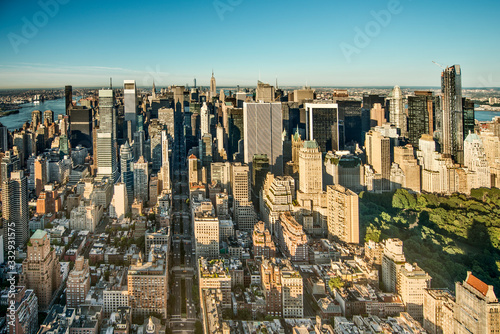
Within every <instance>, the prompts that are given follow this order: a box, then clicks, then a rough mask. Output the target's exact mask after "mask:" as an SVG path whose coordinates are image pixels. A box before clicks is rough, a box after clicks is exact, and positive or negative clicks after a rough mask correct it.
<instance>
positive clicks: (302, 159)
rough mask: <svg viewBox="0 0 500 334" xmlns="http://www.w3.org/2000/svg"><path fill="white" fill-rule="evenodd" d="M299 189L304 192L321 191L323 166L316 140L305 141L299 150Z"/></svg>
mask: <svg viewBox="0 0 500 334" xmlns="http://www.w3.org/2000/svg"><path fill="white" fill-rule="evenodd" d="M299 190H300V191H301V192H303V193H306V194H311V193H320V192H322V191H323V166H322V158H321V152H320V151H319V147H318V144H317V143H316V141H314V140H313V141H305V142H304V147H302V148H301V149H300V151H299Z"/></svg>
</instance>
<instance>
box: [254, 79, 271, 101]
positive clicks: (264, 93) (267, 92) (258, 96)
mask: <svg viewBox="0 0 500 334" xmlns="http://www.w3.org/2000/svg"><path fill="white" fill-rule="evenodd" d="M255 101H257V102H264V103H271V102H274V87H273V86H271V85H270V84H267V83H264V82H261V81H258V82H257V89H256V91H255Z"/></svg>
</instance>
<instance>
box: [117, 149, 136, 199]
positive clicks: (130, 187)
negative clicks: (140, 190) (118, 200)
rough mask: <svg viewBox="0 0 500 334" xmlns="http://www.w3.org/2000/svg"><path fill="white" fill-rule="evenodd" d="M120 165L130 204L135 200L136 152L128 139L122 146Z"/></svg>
mask: <svg viewBox="0 0 500 334" xmlns="http://www.w3.org/2000/svg"><path fill="white" fill-rule="evenodd" d="M120 167H121V174H122V175H121V176H122V182H123V183H125V187H126V188H127V197H128V205H131V204H132V202H134V154H133V152H132V147H130V145H129V144H128V141H126V142H125V144H123V145H122V146H121V148H120Z"/></svg>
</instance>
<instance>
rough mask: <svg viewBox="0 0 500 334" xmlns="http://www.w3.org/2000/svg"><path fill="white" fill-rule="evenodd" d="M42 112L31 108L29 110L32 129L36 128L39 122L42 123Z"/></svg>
mask: <svg viewBox="0 0 500 334" xmlns="http://www.w3.org/2000/svg"><path fill="white" fill-rule="evenodd" d="M42 123H43V120H42V112H41V111H40V110H33V111H32V112H31V127H32V129H33V130H36V128H38V125H39V124H42Z"/></svg>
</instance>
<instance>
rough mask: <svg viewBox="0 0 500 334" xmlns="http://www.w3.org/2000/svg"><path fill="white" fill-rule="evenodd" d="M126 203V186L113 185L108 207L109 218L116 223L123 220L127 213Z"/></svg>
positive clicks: (123, 184)
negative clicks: (114, 219) (115, 220)
mask: <svg viewBox="0 0 500 334" xmlns="http://www.w3.org/2000/svg"><path fill="white" fill-rule="evenodd" d="M128 201H129V199H128V194H127V185H126V184H125V183H123V182H119V183H115V185H114V192H113V199H112V200H111V205H110V206H109V215H110V217H113V218H116V219H118V221H121V220H123V219H124V218H125V215H126V214H127V212H128V211H129V207H130V206H129V203H128Z"/></svg>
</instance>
